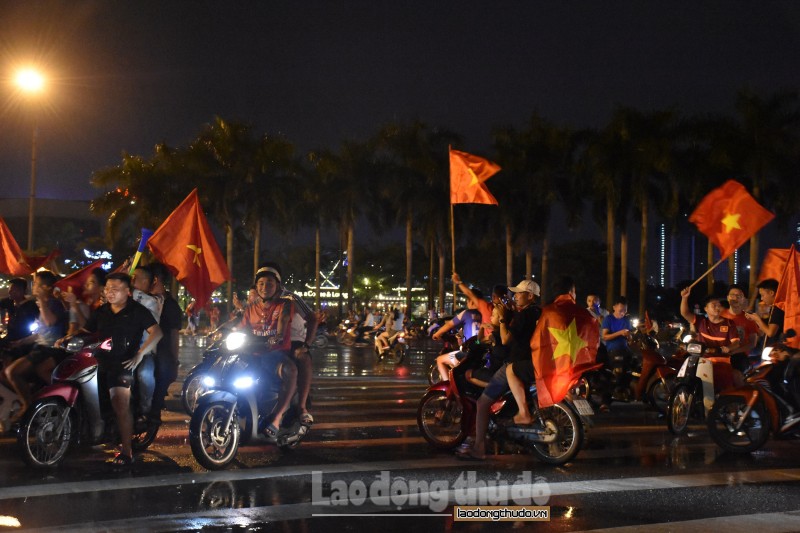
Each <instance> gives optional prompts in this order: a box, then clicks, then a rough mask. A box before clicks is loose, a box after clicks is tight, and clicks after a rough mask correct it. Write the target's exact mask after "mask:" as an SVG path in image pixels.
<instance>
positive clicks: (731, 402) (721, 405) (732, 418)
mask: <svg viewBox="0 0 800 533" xmlns="http://www.w3.org/2000/svg"><path fill="white" fill-rule="evenodd" d="M746 409H747V402H746V401H745V399H744V398H743V397H741V396H721V397H719V398H718V399H717V401H716V402H714V407H712V408H711V411H710V412H709V413H708V421H707V425H708V432H709V434H711V438H712V439H714V442H716V443H717V445H718V446H719V447H720V448H722V449H723V450H725V451H729V452H734V453H750V452H754V451H756V450H758V449H759V448H761V447H762V446H763V445H764V444H765V443H766V442H767V439H768V438H769V418H768V416H767V411H766V409H764V406H763V405H762V404H761V402H759V403H756V404H755V405H754V406H753V408H752V409H751V410H750V413H748V415H747V419H745V421H744V423H743V424H742V426H741V427H740V428H739V429H738V430H737V429H736V427H735V426H736V424H737V423H738V422H739V419H740V418H741V416H742V414H743V413H744V411H745V410H746Z"/></svg>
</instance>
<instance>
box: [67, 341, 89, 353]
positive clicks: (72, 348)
mask: <svg viewBox="0 0 800 533" xmlns="http://www.w3.org/2000/svg"><path fill="white" fill-rule="evenodd" d="M84 344H85V341H84V340H83V339H82V338H81V337H73V338H71V339H70V340H68V341H67V348H66V350H67V351H68V352H69V353H77V352H78V351H80V349H81V348H83V345H84Z"/></svg>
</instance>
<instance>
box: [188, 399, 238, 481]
mask: <svg viewBox="0 0 800 533" xmlns="http://www.w3.org/2000/svg"><path fill="white" fill-rule="evenodd" d="M235 408H236V404H235V403H234V404H232V403H229V402H208V403H201V404H200V405H198V406H197V409H195V411H194V414H193V415H192V420H191V422H190V424H189V444H191V447H192V455H194V458H195V459H196V460H197V462H198V463H200V464H201V465H202V466H204V467H205V468H207V469H209V470H219V469H221V468H225V467H226V466H228V464H229V463H230V462H231V461H233V460H234V459H235V458H236V452H237V451H238V450H239V437H240V429H239V417H238V416H237V414H236V413H235V412H234V413H233V417H230V413H231V409H235ZM229 417H230V418H231V421H230V424H229V425H228V424H226V422H227V421H228V418H229Z"/></svg>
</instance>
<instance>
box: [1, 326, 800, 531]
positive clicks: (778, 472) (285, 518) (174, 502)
mask: <svg viewBox="0 0 800 533" xmlns="http://www.w3.org/2000/svg"><path fill="white" fill-rule="evenodd" d="M184 340H185V341H186V342H185V346H183V347H182V353H181V360H182V362H183V364H184V367H183V368H184V370H188V369H189V368H191V366H192V363H193V362H194V361H197V360H199V358H200V356H201V352H202V349H201V348H200V347H198V346H196V345H195V343H194V342H193V339H192V338H184ZM412 348H413V349H412V351H411V353H410V356H409V358H408V359H409V360H408V361H407V363H408V365H406V366H403V367H399V368H398V367H396V366H395V365H394V364H392V363H387V364H376V363H375V361H374V357H373V355H372V352H371V349H369V348H340V347H338V346H336V345H335V343H333V345H332V346H331V347H329V348H328V349H326V350H323V351H316V352H315V355H314V369H315V378H314V386H313V391H312V394H313V408H312V412H313V413H314V416H315V418H316V421H317V423H316V424H315V425H314V427H313V429H312V432H311V434H310V437H309V439H308V440H307V441H305V442H303V443H302V445H301V446H300V447H299V448H297V449H295V450H292V451H288V452H281V451H279V450H277V449H276V448H274V447H272V446H268V445H266V444H260V445H249V446H247V447H244V448H243V449H242V450H241V452H240V455H239V460H238V461H237V462H236V463H235V464H233V465H232V466H231V467H230V468H229V469H228V470H225V471H222V472H206V471H205V470H204V469H203V468H201V467H199V466H198V465H197V463H196V462H195V461H194V459H193V457H192V455H191V452H190V450H189V445H188V443H187V436H188V420H189V417H188V416H187V415H185V414H184V413H183V412H181V411H179V403H178V398H177V397H176V396H175V394H177V393H178V392H179V387H178V385H177V384H176V385H173V388H172V389H171V393H174V394H173V395H172V396H171V398H170V400H169V401H168V408H169V409H170V410H169V411H168V412H166V413H165V415H164V421H165V424H164V426H163V427H162V431H161V433H160V434H159V437H158V439H157V441H156V443H155V444H154V445H153V446H152V447H151V449H150V450H148V451H147V452H146V453H144V454H142V455H140V456H139V460H138V462H137V463H136V465H134V468H133V470H132V471H131V472H127V473H116V472H112V471H110V470H109V469H108V467H107V466H106V465H105V463H104V462H105V461H106V460H107V459H108V458H109V457H111V456H112V454H113V450H111V449H82V450H77V451H75V452H74V453H72V454H71V455H70V456H69V457H68V458H67V460H66V461H65V463H64V464H63V465H62V466H61V467H59V468H58V469H55V470H52V471H46V472H40V471H34V470H31V469H30V468H28V467H26V466H25V465H24V464H23V463H22V462H21V460H20V459H19V457H18V454H17V451H16V448H15V445H14V441H13V440H12V439H11V438H10V437H3V438H0V531H5V530H9V531H12V530H21V529H39V530H45V531H74V530H76V529H87V530H105V531H187V530H203V531H251V530H252V531H329V530H333V531H337V530H343V531H368V530H376V529H380V530H387V531H400V530H402V531H408V530H410V529H412V528H420V529H421V530H423V531H440V530H459V531H461V530H470V531H471V530H484V529H501V530H510V529H517V528H524V529H530V530H533V529H536V530H540V531H579V530H594V529H601V528H607V529H614V530H616V531H642V530H646V531H748V532H752V531H753V530H754V529H756V528H757V529H758V530H759V531H760V532H766V531H800V453H798V451H800V442H798V441H770V442H769V443H768V444H767V445H766V447H765V448H764V449H762V450H761V451H759V452H757V453H754V454H750V455H745V456H736V455H730V454H724V453H722V452H721V451H720V450H719V449H718V448H717V447H716V446H715V445H714V444H713V442H712V441H711V440H710V439H709V438H708V437H707V436H706V435H705V431H704V430H703V428H701V427H697V428H695V429H696V430H695V431H693V432H692V433H690V435H689V436H686V437H682V438H678V439H676V438H673V437H672V436H671V435H670V434H669V433H668V432H667V431H666V428H665V425H664V424H663V422H662V421H660V420H659V419H658V418H657V417H656V415H655V413H654V412H652V411H649V410H647V409H646V408H645V407H644V406H642V405H641V404H627V405H626V404H614V406H613V408H612V411H611V412H610V413H603V414H600V415H597V416H595V417H594V418H595V423H596V424H595V427H593V428H592V429H591V430H590V431H589V433H588V439H587V443H586V446H585V448H584V449H583V450H582V451H581V452H580V453H579V454H578V456H577V458H576V459H575V461H573V462H572V463H569V464H567V465H565V466H563V467H555V468H554V467H550V466H547V465H544V464H542V463H540V462H537V461H536V460H535V459H534V458H532V457H531V456H526V455H494V456H492V457H490V459H489V460H488V461H486V462H485V463H465V462H462V461H458V460H457V459H455V458H454V457H453V455H452V454H450V453H442V452H435V451H432V450H431V449H430V448H429V447H428V446H427V444H426V443H425V441H424V440H423V439H422V437H421V436H420V434H419V431H418V430H417V427H416V409H417V404H418V401H419V398H420V397H421V396H422V394H423V393H424V391H425V389H426V384H427V382H426V381H425V378H424V375H425V372H426V370H427V365H428V364H429V362H430V361H431V360H432V359H433V357H434V355H435V350H436V346H435V345H434V344H433V343H430V342H429V341H425V342H420V344H418V345H415V346H412ZM515 500H516V501H517V502H518V503H520V502H523V503H526V504H540V505H546V506H550V512H551V521H550V522H547V523H543V522H502V523H490V522H479V523H478V522H476V523H469V522H454V521H453V519H452V515H453V506H454V504H462V505H463V504H471V503H475V504H481V505H487V504H492V503H506V502H509V503H511V504H513V503H514V501H515Z"/></svg>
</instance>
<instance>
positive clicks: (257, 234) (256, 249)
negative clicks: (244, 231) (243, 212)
mask: <svg viewBox="0 0 800 533" xmlns="http://www.w3.org/2000/svg"><path fill="white" fill-rule="evenodd" d="M260 256H261V220H256V227H255V228H253V277H254V278H255V277H256V272H257V271H258V258H259V257H260Z"/></svg>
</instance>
